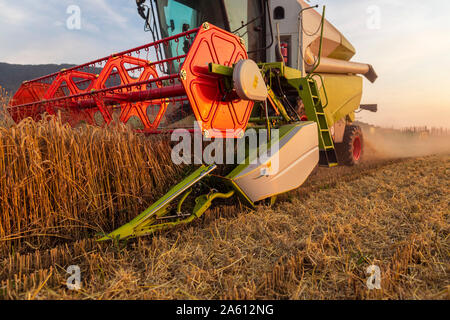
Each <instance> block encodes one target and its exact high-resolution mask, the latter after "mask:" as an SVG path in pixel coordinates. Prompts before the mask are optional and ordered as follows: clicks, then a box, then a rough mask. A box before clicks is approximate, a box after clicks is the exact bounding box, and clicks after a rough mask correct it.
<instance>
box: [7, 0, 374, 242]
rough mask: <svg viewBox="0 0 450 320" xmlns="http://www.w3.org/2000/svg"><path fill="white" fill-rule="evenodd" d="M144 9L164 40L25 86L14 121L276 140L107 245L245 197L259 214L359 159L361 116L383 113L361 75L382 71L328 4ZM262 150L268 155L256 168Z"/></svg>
mask: <svg viewBox="0 0 450 320" xmlns="http://www.w3.org/2000/svg"><path fill="white" fill-rule="evenodd" d="M136 2H137V5H138V12H139V14H140V15H141V16H142V17H143V18H144V19H145V21H146V23H145V26H146V29H147V30H148V31H151V32H152V35H153V39H154V40H155V41H154V42H152V43H150V44H146V45H143V46H141V47H139V48H135V49H131V50H127V51H124V52H120V53H116V54H113V55H111V56H108V57H105V58H102V59H98V60H95V61H92V62H89V63H86V64H83V65H80V66H78V67H74V68H71V69H67V70H62V71H61V72H59V73H56V74H52V75H49V76H46V77H41V78H39V79H35V80H32V81H28V82H25V83H23V85H22V86H21V88H20V89H19V90H18V92H17V93H16V94H15V96H14V98H13V99H12V101H11V104H10V106H9V112H10V114H11V116H12V118H13V119H14V120H15V121H16V122H19V121H21V120H22V119H25V118H28V117H31V118H33V119H35V120H40V119H41V117H42V115H43V114H46V113H47V114H50V115H58V114H59V115H60V116H61V118H62V120H63V121H65V122H68V123H70V124H71V125H72V126H77V125H78V124H80V123H88V124H90V125H98V126H103V125H107V124H109V123H111V122H112V121H113V120H114V119H119V120H120V121H121V122H124V123H128V124H132V125H134V127H135V128H136V130H137V131H138V132H141V133H146V134H164V133H171V132H173V131H174V130H175V129H179V128H184V129H187V130H189V132H191V133H194V134H195V131H196V129H195V126H194V122H196V123H198V124H199V130H201V134H202V135H203V136H204V137H205V138H209V139H211V138H223V139H224V141H230V140H229V139H232V140H233V141H234V140H242V139H245V138H243V136H244V134H245V132H246V130H247V129H248V128H253V129H255V130H267V131H266V132H268V134H267V136H268V139H267V140H266V141H260V143H259V146H257V147H256V148H254V149H253V150H246V154H247V159H246V161H244V162H242V163H239V164H236V165H231V166H230V165H229V166H228V167H227V170H216V169H217V167H218V166H217V164H215V163H213V164H210V165H205V164H204V165H202V166H200V167H199V168H198V169H197V170H195V171H194V172H193V173H192V174H191V175H189V176H188V177H187V178H185V179H184V180H183V181H182V182H181V183H179V184H178V185H176V186H175V187H173V188H172V189H171V190H170V191H169V192H168V193H167V194H166V195H165V196H164V197H162V198H161V199H160V200H159V201H157V202H156V203H154V204H153V205H152V206H151V207H150V208H148V209H147V210H146V211H145V212H143V213H142V214H141V215H139V216H138V217H137V218H135V219H134V220H133V221H131V222H129V223H128V224H126V225H124V226H122V227H121V228H119V229H118V230H116V231H114V232H112V233H111V234H109V235H107V236H105V237H104V238H103V239H101V240H108V239H119V240H120V239H127V238H132V237H138V236H144V235H149V234H152V233H154V232H156V231H158V230H165V229H168V228H170V227H174V226H176V225H181V224H186V223H189V222H191V221H193V220H194V219H196V218H199V217H200V216H202V214H203V213H204V212H205V211H206V210H207V209H208V208H209V207H210V206H211V205H212V202H213V201H214V200H215V199H229V198H231V197H233V196H235V195H237V196H239V197H240V198H241V199H242V200H243V201H244V202H245V203H247V204H248V205H249V206H254V205H255V203H257V202H259V201H262V200H265V199H271V200H274V198H275V197H276V196H277V195H278V194H281V193H285V192H288V191H290V190H293V189H296V188H298V187H300V186H301V185H302V184H303V183H304V181H305V180H306V179H307V178H308V176H309V175H310V174H311V172H312V171H313V169H314V168H315V167H316V166H317V164H320V165H321V166H326V167H333V166H336V165H338V163H342V164H346V165H356V164H358V163H359V162H360V161H361V156H362V153H363V137H362V132H361V129H360V128H359V127H358V126H355V125H352V122H353V121H354V120H355V111H357V110H358V109H360V108H361V109H367V110H371V111H375V110H376V108H375V107H374V106H364V107H361V106H360V102H361V97H362V86H363V79H362V77H361V76H360V75H363V76H365V77H366V78H367V79H368V80H370V81H371V82H374V81H375V80H376V78H377V75H376V73H375V71H374V69H373V68H372V66H370V65H368V64H362V63H356V62H351V61H350V60H351V58H352V57H353V56H354V54H355V49H354V48H353V46H352V45H351V44H350V43H349V41H348V40H347V39H346V38H345V37H344V36H343V35H342V34H341V33H340V32H339V31H338V30H337V29H336V28H335V27H333V26H332V25H331V24H330V23H329V22H328V21H326V20H325V18H324V15H325V8H324V9H323V14H322V15H320V14H319V13H318V12H317V11H316V10H314V9H315V8H317V6H316V7H311V6H309V5H308V4H306V3H305V2H304V1H302V0H298V1H296V0H248V1H235V0H151V1H149V2H146V1H145V0H137V1H136ZM275 129H277V133H278V134H277V135H275V134H274V135H273V136H272V135H271V134H270V132H275V131H274V130H275ZM274 137H275V140H274ZM248 148H251V147H248ZM256 149H260V150H261V149H264V150H268V152H267V154H268V155H269V156H268V157H267V158H266V159H264V161H263V162H262V161H252V160H255V159H254V158H255V154H257V153H256V151H258V150H256ZM274 167H276V170H274ZM214 170H216V171H221V172H222V171H224V172H225V173H226V174H213V172H214ZM205 188H207V191H209V192H205V194H203V195H199V192H201V191H204V190H205ZM216 189H220V191H218V190H216ZM187 199H195V201H194V202H191V203H192V204H191V205H190V206H189V205H188V204H186V205H185V203H189V202H190V201H186V200H187ZM184 207H189V211H188V210H186V209H185V208H184ZM186 212H188V213H186Z"/></svg>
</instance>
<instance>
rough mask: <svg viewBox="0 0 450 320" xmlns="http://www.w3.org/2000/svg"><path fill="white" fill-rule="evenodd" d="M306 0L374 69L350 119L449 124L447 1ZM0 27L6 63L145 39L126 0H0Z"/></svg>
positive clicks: (73, 60)
mask: <svg viewBox="0 0 450 320" xmlns="http://www.w3.org/2000/svg"><path fill="white" fill-rule="evenodd" d="M310 3H311V4H316V3H318V4H319V5H326V6H327V13H326V18H327V19H328V20H329V21H330V22H331V23H333V25H334V26H335V27H336V28H337V29H338V30H340V31H341V32H342V33H343V34H344V36H345V37H346V38H347V39H348V40H349V41H350V42H351V43H352V44H353V45H354V47H355V48H356V51H357V53H356V55H355V57H354V58H353V59H352V61H357V62H363V63H369V64H372V65H373V66H374V68H375V70H376V71H377V73H378V75H379V78H378V80H377V81H376V82H375V83H374V84H371V83H370V82H369V81H367V80H364V91H363V99H362V102H361V103H362V104H371V103H377V104H378V107H379V108H378V113H376V114H373V113H369V112H366V111H364V112H361V113H359V114H358V115H357V120H359V121H363V122H365V123H368V124H372V125H376V126H381V127H387V128H404V127H421V126H428V127H436V128H447V129H449V128H450V121H449V119H450V93H449V92H448V89H447V87H448V86H450V77H449V76H448V75H447V74H446V71H447V70H450V60H449V59H448V58H447V56H448V52H449V51H450V41H445V40H446V39H448V35H447V34H448V32H449V31H450V22H449V21H448V20H447V18H446V15H445V12H446V11H447V10H445V9H450V3H442V2H438V1H437V0H432V1H428V2H427V3H423V2H419V1H418V0H413V1H408V4H407V5H406V4H404V2H403V1H399V0H395V1H394V0H378V1H369V0H362V1H351V0H344V1H339V3H337V2H336V1H331V0H323V1H310ZM70 5H76V6H78V7H79V8H80V9H81V28H80V29H79V30H78V29H76V30H70V29H68V28H67V25H66V20H67V19H68V17H69V16H70V14H68V13H67V12H68V10H67V9H68V7H69V6H70ZM438 8H439V10H438ZM320 11H321V10H320ZM374 17H375V18H374ZM374 19H375V20H374ZM0 27H1V28H2V30H3V32H2V33H1V34H0V40H1V43H4V44H5V43H6V44H7V45H6V46H5V45H4V46H3V47H2V50H1V53H0V61H1V62H4V63H9V64H21V65H30V64H32V65H42V64H54V65H55V64H56V65H58V64H81V63H83V62H87V61H89V60H92V59H96V58H99V57H103V56H108V55H110V54H111V53H112V52H118V51H121V50H125V49H129V48H132V47H137V46H139V45H141V44H143V43H148V42H150V41H151V36H150V34H149V33H145V32H144V21H143V20H142V19H141V18H140V17H139V16H138V14H137V11H136V5H135V2H134V1H132V0H129V1H126V2H118V1H109V2H107V1H106V0H95V1H88V0H72V1H66V0H63V1H57V0H49V1H46V2H45V4H42V2H39V3H37V2H36V1H31V0H24V1H21V2H20V3H6V0H0ZM388 50H389V51H388Z"/></svg>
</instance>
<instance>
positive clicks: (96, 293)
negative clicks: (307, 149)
mask: <svg viewBox="0 0 450 320" xmlns="http://www.w3.org/2000/svg"><path fill="white" fill-rule="evenodd" d="M449 165H450V158H449V156H439V157H427V158H420V159H404V160H401V161H383V162H371V163H365V164H364V165H362V166H361V167H358V168H353V169H350V168H345V167H342V168H336V169H333V170H329V169H322V168H321V169H319V170H318V171H317V172H315V174H313V175H312V176H311V178H310V179H309V181H308V182H307V183H306V184H305V185H304V186H303V187H302V188H301V189H300V190H301V191H300V192H298V191H295V192H291V193H290V194H288V195H286V196H284V197H283V198H282V199H281V201H280V203H279V204H278V205H276V206H275V207H274V208H267V207H264V206H261V207H259V208H258V209H257V210H255V211H243V210H241V209H239V208H236V207H233V206H229V207H217V208H216V209H213V210H211V211H210V212H209V213H208V214H207V215H206V216H205V218H204V219H203V220H202V221H196V222H195V223H194V224H193V225H190V226H187V227H184V228H181V229H177V230H172V231H170V232H167V233H162V234H157V235H155V236H153V237H150V238H142V239H138V240H136V241H132V242H130V243H128V244H127V245H124V246H121V247H119V246H114V245H111V244H98V243H95V241H92V240H84V241H79V242H76V243H73V244H71V245H63V246H59V247H56V248H54V249H51V250H42V251H36V252H34V253H29V254H27V255H21V254H17V253H15V254H13V253H10V254H9V255H8V256H7V257H5V258H4V259H0V298H1V297H3V298H7V299H18V298H19V299H24V298H35V299H197V298H204V299H243V298H247V299H448V298H450V282H449V277H448V273H449V271H450V269H449V268H450V260H449V257H450V255H449V252H450V251H449V250H450V247H449V241H448V239H449V238H448V237H449V231H450V227H449V225H450V223H449V222H450V221H449V207H448V206H449V188H450V185H449V175H448V168H449ZM74 264H75V265H79V266H80V268H81V272H82V279H83V283H82V289H81V290H80V291H78V292H71V291H69V290H68V289H67V288H66V286H65V281H66V279H67V277H68V275H67V273H66V271H65V269H66V268H67V267H68V266H69V265H74ZM371 264H375V265H378V266H379V267H380V269H381V277H382V278H381V286H382V289H381V290H372V291H371V290H368V289H367V287H366V280H367V277H368V275H367V274H366V273H365V270H366V268H367V267H368V266H369V265H371ZM49 275H50V276H49Z"/></svg>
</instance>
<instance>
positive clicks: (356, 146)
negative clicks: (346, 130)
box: [353, 137, 362, 161]
mask: <svg viewBox="0 0 450 320" xmlns="http://www.w3.org/2000/svg"><path fill="white" fill-rule="evenodd" d="M361 151H362V144H361V138H360V137H355V139H354V140H353V159H355V161H358V160H359V159H360V158H361V153H362V152H361Z"/></svg>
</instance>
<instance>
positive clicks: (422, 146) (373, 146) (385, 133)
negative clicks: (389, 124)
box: [363, 126, 450, 160]
mask: <svg viewBox="0 0 450 320" xmlns="http://www.w3.org/2000/svg"><path fill="white" fill-rule="evenodd" d="M363 132H364V139H365V143H366V152H365V157H366V159H368V160H370V159H390V158H408V157H421V156H428V155H434V154H450V135H449V133H450V132H449V131H446V132H445V131H444V132H433V131H429V130H423V131H419V132H418V131H416V132H414V131H412V130H411V131H407V130H403V131H400V130H393V129H383V128H375V127H369V126H363Z"/></svg>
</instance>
